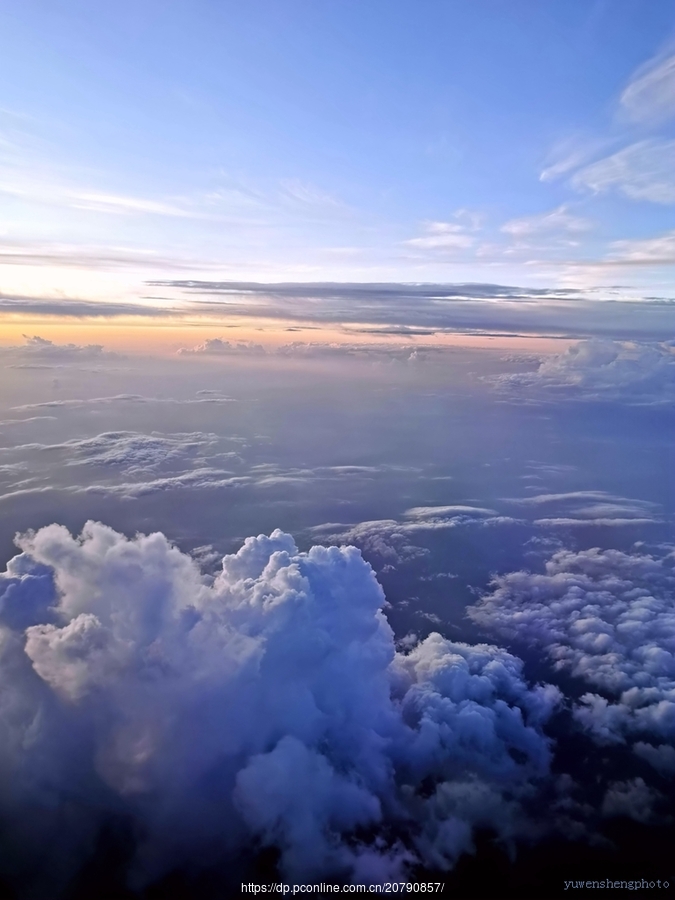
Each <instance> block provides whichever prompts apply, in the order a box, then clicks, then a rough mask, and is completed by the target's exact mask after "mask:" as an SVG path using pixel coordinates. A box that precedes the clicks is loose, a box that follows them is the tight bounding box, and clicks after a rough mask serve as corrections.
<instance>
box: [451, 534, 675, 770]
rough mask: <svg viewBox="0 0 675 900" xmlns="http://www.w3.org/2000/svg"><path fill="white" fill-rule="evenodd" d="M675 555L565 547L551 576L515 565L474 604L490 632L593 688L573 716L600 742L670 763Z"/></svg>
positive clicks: (657, 763)
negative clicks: (534, 650)
mask: <svg viewBox="0 0 675 900" xmlns="http://www.w3.org/2000/svg"><path fill="white" fill-rule="evenodd" d="M674 563H675V555H674V554H673V553H672V552H671V553H669V554H667V555H664V556H661V557H655V556H650V555H648V554H640V553H623V552H621V551H619V550H605V551H602V550H598V549H594V550H583V551H580V552H578V553H574V552H571V551H568V550H562V551H560V552H558V553H555V554H554V555H553V556H552V557H551V559H550V560H549V562H548V563H547V564H546V569H545V573H544V574H536V573H531V572H524V571H521V572H512V573H510V574H508V575H504V576H500V577H498V578H497V579H495V582H494V586H493V590H492V591H491V592H490V593H489V594H487V595H486V596H485V597H483V598H482V600H481V601H480V603H478V604H477V605H476V606H474V607H472V608H470V609H469V610H468V614H469V616H470V617H471V619H472V620H473V621H474V622H476V623H477V624H479V625H481V626H483V627H485V628H487V629H489V630H490V631H492V632H494V633H497V634H499V635H501V636H502V637H508V638H509V639H511V640H512V641H515V642H523V643H526V644H530V645H532V646H535V647H538V648H540V649H541V650H543V651H544V652H545V653H546V655H547V656H548V657H549V658H550V659H551V660H552V661H553V663H554V665H555V667H556V668H557V669H559V670H564V671H567V672H569V673H570V674H571V675H573V676H574V677H575V678H579V679H581V680H582V682H585V683H586V684H587V685H589V686H590V687H591V688H592V689H593V690H592V691H589V692H587V693H585V694H583V696H582V697H581V699H580V701H579V703H577V705H576V707H575V710H574V715H575V718H576V720H577V721H578V723H579V724H580V725H581V726H582V727H583V728H585V729H587V730H588V731H589V732H590V733H591V734H592V735H593V737H594V738H595V739H596V740H597V741H598V742H600V743H607V744H611V743H623V742H625V741H633V740H635V739H639V740H638V742H637V743H636V744H635V746H634V750H635V752H636V753H637V754H638V755H639V756H641V757H642V758H643V759H645V760H647V761H648V762H650V763H652V765H654V767H655V768H657V769H659V770H663V771H665V770H668V769H669V768H673V763H674V762H675V759H674V757H673V754H672V752H671V751H672V747H671V746H669V745H670V744H672V742H673V740H674V739H675V610H674V609H673V600H672V596H673V589H674V588H675V574H674V572H673V565H674Z"/></svg>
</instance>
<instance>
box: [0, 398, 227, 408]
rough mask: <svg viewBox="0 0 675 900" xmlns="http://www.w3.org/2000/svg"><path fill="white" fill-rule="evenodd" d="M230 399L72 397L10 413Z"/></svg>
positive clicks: (195, 402)
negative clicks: (121, 404) (125, 404)
mask: <svg viewBox="0 0 675 900" xmlns="http://www.w3.org/2000/svg"><path fill="white" fill-rule="evenodd" d="M236 402H238V401H237V400H235V399H234V398H232V397H223V396H206V397H197V398H195V399H188V400H179V399H177V398H175V397H144V396H143V395H142V394H113V395H112V396H110V397H73V398H70V399H68V400H44V401H43V402H41V403H24V404H23V405H22V406H12V407H11V410H12V412H24V411H29V410H33V409H43V408H48V409H58V408H59V407H64V408H74V409H77V408H78V407H80V406H96V405H97V404H106V405H107V404H109V403H110V404H112V403H171V404H175V405H177V406H188V405H192V404H199V403H236Z"/></svg>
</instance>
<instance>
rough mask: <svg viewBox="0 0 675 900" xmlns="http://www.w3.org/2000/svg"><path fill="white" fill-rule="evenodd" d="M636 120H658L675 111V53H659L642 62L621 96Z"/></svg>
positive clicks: (625, 109)
mask: <svg viewBox="0 0 675 900" xmlns="http://www.w3.org/2000/svg"><path fill="white" fill-rule="evenodd" d="M619 103H620V104H621V110H622V112H623V114H624V115H625V116H626V117H627V118H628V119H629V120H631V121H633V122H640V123H656V122H662V121H665V120H667V119H670V118H671V117H672V116H673V115H675V54H670V55H667V56H664V55H662V54H659V55H657V56H656V57H654V58H653V59H650V60H649V61H648V62H647V63H645V65H644V66H641V67H640V68H639V69H638V70H637V71H636V72H635V73H634V74H633V77H632V78H631V80H630V81H629V82H628V84H627V85H626V87H625V88H624V90H623V93H622V94H621V97H620V98H619Z"/></svg>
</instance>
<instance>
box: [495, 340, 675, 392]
mask: <svg viewBox="0 0 675 900" xmlns="http://www.w3.org/2000/svg"><path fill="white" fill-rule="evenodd" d="M493 381H494V383H495V385H496V386H497V387H498V388H499V389H502V390H505V391H506V392H508V393H516V392H517V393H521V392H522V391H523V389H529V390H532V389H535V390H537V391H538V392H539V395H540V396H542V397H546V396H548V397H551V398H552V397H568V398H570V399H574V398H576V399H584V400H590V399H602V400H620V401H621V402H622V403H630V404H652V403H664V404H665V403H671V402H672V401H673V400H674V399H675V354H673V352H672V349H671V348H670V347H669V346H668V345H664V344H636V343H620V342H618V341H603V340H590V341H580V342H579V343H578V344H574V345H572V346H571V347H569V348H568V349H567V350H566V351H565V352H564V353H561V354H558V355H556V356H551V357H548V358H546V359H544V360H543V361H542V362H541V363H540V365H539V366H538V368H537V369H536V370H535V371H534V372H519V373H517V374H513V375H501V376H498V377H497V378H495V379H493Z"/></svg>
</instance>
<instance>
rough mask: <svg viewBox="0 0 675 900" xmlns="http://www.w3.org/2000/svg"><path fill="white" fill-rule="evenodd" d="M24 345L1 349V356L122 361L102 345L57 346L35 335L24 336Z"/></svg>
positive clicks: (32, 358)
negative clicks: (18, 355)
mask: <svg viewBox="0 0 675 900" xmlns="http://www.w3.org/2000/svg"><path fill="white" fill-rule="evenodd" d="M22 337H23V339H24V342H25V343H24V344H22V345H19V346H8V347H2V348H0V354H8V353H9V354H16V353H19V354H20V355H22V356H24V357H26V358H27V359H28V360H40V361H42V360H44V361H56V362H70V361H74V362H77V361H79V360H87V361H90V360H95V361H98V360H103V359H120V356H119V354H117V353H110V352H109V351H106V350H104V349H103V345H102V344H86V345H81V344H55V343H54V342H53V341H49V340H47V338H43V337H40V336H39V335H37V334H34V335H27V334H24V335H22Z"/></svg>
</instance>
